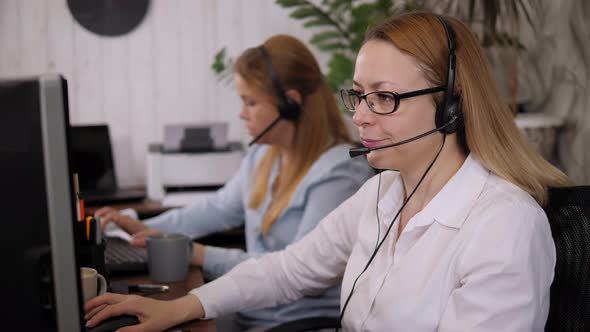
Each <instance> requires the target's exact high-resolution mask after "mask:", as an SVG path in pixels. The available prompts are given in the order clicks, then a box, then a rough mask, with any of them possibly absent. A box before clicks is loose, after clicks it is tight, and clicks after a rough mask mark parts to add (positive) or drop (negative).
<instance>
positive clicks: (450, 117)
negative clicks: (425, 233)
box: [335, 15, 463, 332]
mask: <svg viewBox="0 0 590 332" xmlns="http://www.w3.org/2000/svg"><path fill="white" fill-rule="evenodd" d="M437 17H438V20H439V21H440V22H441V24H442V26H443V28H444V29H445V32H446V35H447V41H448V48H449V64H448V70H447V85H446V90H445V95H444V99H443V101H442V102H441V103H440V104H439V105H437V107H436V114H435V123H436V128H434V129H432V130H429V131H427V132H425V133H422V134H420V135H416V136H414V137H411V138H409V139H406V140H403V141H400V142H396V143H393V144H388V145H383V146H379V147H376V148H366V147H365V148H355V149H350V151H349V153H350V156H351V157H356V156H360V155H365V154H368V153H369V152H371V151H373V150H378V149H384V148H388V147H393V146H398V145H402V144H406V143H410V142H412V141H415V140H417V139H420V138H422V137H424V136H428V135H430V134H433V133H435V132H437V131H439V132H441V133H442V134H443V140H442V144H441V146H440V148H439V150H438V152H437V154H436V156H435V157H434V159H433V160H432V162H431V163H430V164H429V165H428V167H427V168H426V171H424V173H423V174H422V176H421V178H420V179H419V180H418V183H417V184H416V186H415V187H414V189H413V190H412V192H411V193H410V194H409V195H408V197H407V198H406V199H405V201H404V202H403V204H402V206H401V207H400V209H399V210H398V211H397V213H396V215H395V217H394V218H393V220H392V222H391V223H390V224H389V227H388V228H387V231H386V233H385V235H384V236H383V239H381V240H380V241H379V238H377V243H376V246H375V249H374V250H373V253H372V254H371V256H370V258H369V260H368V261H367V264H366V265H365V267H364V269H363V270H362V272H361V273H360V274H359V275H358V276H357V277H356V279H355V280H354V282H353V284H352V287H351V289H350V293H349V294H348V297H347V298H346V301H345V302H344V306H343V308H342V311H341V312H340V318H339V324H338V326H341V324H342V318H343V317H344V312H345V311H346V308H347V307H348V303H349V301H350V298H351V297H352V294H353V292H354V288H355V286H356V282H357V281H358V280H359V279H360V277H361V276H362V275H363V273H364V272H365V271H366V270H367V269H368V268H369V265H371V262H373V259H374V258H375V256H376V255H377V252H378V251H379V249H380V248H381V246H382V245H383V243H384V242H385V239H387V236H388V235H389V233H390V232H391V228H392V226H393V225H394V223H395V220H396V219H397V218H398V216H399V215H400V213H401V212H402V210H403V208H404V207H405V206H406V204H408V202H409V201H410V199H411V198H412V196H414V193H415V192H416V190H418V187H419V186H420V184H421V183H422V181H423V180H424V178H426V175H427V174H428V172H429V171H430V169H431V168H432V166H434V163H435V162H436V160H437V159H438V156H439V155H440V153H441V152H442V150H443V148H444V145H445V138H446V136H447V134H452V133H454V132H456V131H457V130H459V129H460V128H462V127H463V115H462V111H461V102H462V99H461V98H460V97H457V96H456V95H455V91H454V84H455V67H456V58H455V31H454V30H453V28H452V27H451V25H450V24H449V23H448V22H447V21H446V20H445V18H444V17H443V16H440V15H437ZM380 186H381V172H380V173H379V185H378V187H377V200H378V198H379V187H380ZM377 222H378V224H379V225H380V224H381V222H380V221H379V214H378V213H377ZM379 234H380V233H379V232H378V233H377V236H378V237H379V236H380V235H379ZM338 329H339V328H338V327H337V328H336V330H335V332H338Z"/></svg>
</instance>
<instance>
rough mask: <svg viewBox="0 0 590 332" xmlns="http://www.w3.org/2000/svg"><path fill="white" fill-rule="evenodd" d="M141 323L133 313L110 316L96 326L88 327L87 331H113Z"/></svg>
mask: <svg viewBox="0 0 590 332" xmlns="http://www.w3.org/2000/svg"><path fill="white" fill-rule="evenodd" d="M136 324H139V320H138V319H137V317H135V316H132V315H120V316H113V317H109V318H107V319H105V320H103V321H102V322H100V323H98V325H96V326H95V327H88V328H86V332H111V331H115V330H117V329H118V328H121V327H123V326H129V325H136Z"/></svg>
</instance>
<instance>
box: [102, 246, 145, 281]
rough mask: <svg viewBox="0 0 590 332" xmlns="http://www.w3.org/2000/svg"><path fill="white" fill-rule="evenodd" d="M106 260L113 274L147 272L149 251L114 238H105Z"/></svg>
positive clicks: (107, 266)
mask: <svg viewBox="0 0 590 332" xmlns="http://www.w3.org/2000/svg"><path fill="white" fill-rule="evenodd" d="M105 244H106V248H105V253H104V260H105V265H106V268H107V269H108V270H109V272H111V273H117V272H146V271H147V250H146V249H145V248H138V247H134V246H132V245H131V244H129V243H128V242H127V241H125V240H123V239H119V238H114V237H107V238H105Z"/></svg>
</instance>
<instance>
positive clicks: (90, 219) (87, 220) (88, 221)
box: [86, 216, 92, 241]
mask: <svg viewBox="0 0 590 332" xmlns="http://www.w3.org/2000/svg"><path fill="white" fill-rule="evenodd" d="M90 221H92V216H88V217H86V240H88V241H90Z"/></svg>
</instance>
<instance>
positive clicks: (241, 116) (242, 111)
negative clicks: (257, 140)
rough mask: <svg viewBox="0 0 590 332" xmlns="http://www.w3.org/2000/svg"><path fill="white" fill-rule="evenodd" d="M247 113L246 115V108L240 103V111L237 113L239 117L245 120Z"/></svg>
mask: <svg viewBox="0 0 590 332" xmlns="http://www.w3.org/2000/svg"><path fill="white" fill-rule="evenodd" d="M247 115H248V111H247V110H246V106H245V105H242V106H241V107H240V113H239V116H240V119H242V120H246V118H247Z"/></svg>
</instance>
